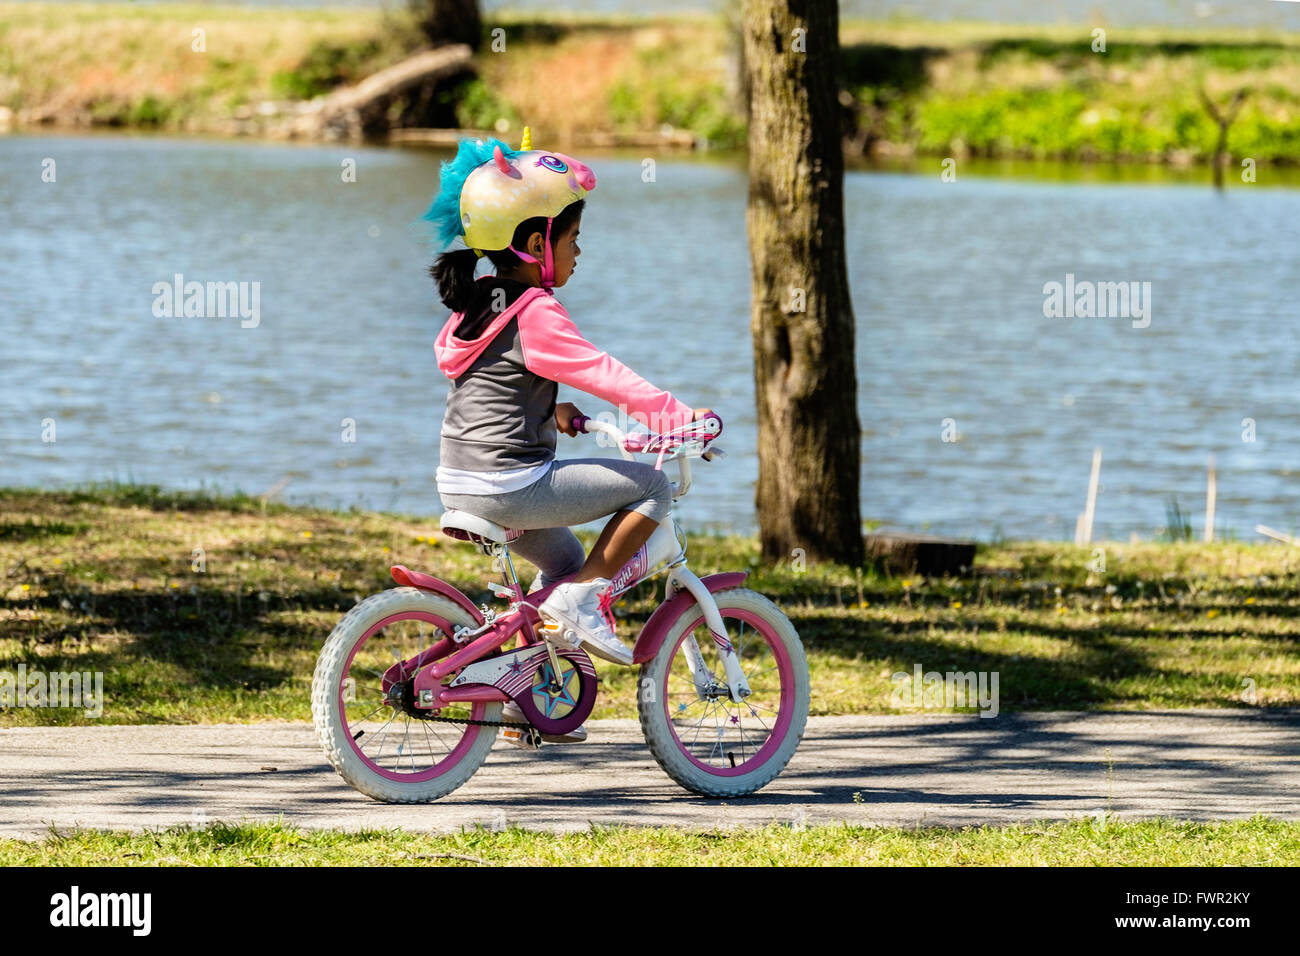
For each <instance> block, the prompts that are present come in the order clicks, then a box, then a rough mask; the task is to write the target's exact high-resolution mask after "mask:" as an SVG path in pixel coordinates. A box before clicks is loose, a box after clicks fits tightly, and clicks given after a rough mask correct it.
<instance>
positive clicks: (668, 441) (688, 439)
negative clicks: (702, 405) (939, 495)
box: [572, 412, 726, 461]
mask: <svg viewBox="0 0 1300 956" xmlns="http://www.w3.org/2000/svg"><path fill="white" fill-rule="evenodd" d="M572 424H573V428H574V431H578V432H582V433H583V434H590V433H591V432H593V431H598V432H604V433H605V434H607V435H609V436H610V437H612V438H614V439H615V440H616V441H617V443H618V447H619V448H620V449H621V450H622V451H623V452H625V453H632V454H635V453H638V452H639V453H642V454H653V453H656V452H657V453H659V455H660V457H661V459H662V456H663V455H664V453H665V452H668V451H673V452H674V455H673V457H676V452H677V451H679V450H680V449H681V448H683V447H684V446H687V445H688V444H690V443H696V442H698V443H699V445H700V453H699V454H700V457H701V458H703V459H704V460H705V461H712V460H713V459H714V458H719V459H721V458H725V457H726V455H725V454H724V453H723V451H722V449H721V448H709V444H710V443H711V442H712V441H713V440H714V439H715V438H717V437H718V436H719V435H721V434H722V417H721V416H720V415H717V414H715V413H713V412H710V413H709V414H708V415H705V416H704V417H703V418H701V419H700V420H699V421H695V422H688V423H687V424H686V425H684V426H682V427H681V428H674V429H672V430H670V431H668V432H666V433H664V434H662V435H653V434H649V433H642V432H634V433H632V434H631V435H629V434H627V433H626V432H624V431H623V430H622V429H621V428H619V427H618V426H616V425H613V424H611V423H610V422H602V421H598V420H596V419H593V418H591V416H589V415H575V416H574V417H573V422H572ZM688 457H689V455H688Z"/></svg>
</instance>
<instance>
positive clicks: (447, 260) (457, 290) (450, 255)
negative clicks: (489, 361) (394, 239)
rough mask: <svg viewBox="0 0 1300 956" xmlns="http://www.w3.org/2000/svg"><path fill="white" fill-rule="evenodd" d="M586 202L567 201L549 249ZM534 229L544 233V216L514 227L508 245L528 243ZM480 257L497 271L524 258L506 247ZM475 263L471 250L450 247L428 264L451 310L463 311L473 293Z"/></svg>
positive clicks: (518, 246) (476, 261) (557, 219)
mask: <svg viewBox="0 0 1300 956" xmlns="http://www.w3.org/2000/svg"><path fill="white" fill-rule="evenodd" d="M586 204H587V200H585V199H578V200H575V201H574V202H571V203H569V205H567V206H565V207H564V208H563V209H561V210H560V214H559V215H558V216H556V217H555V218H554V220H553V221H552V222H551V249H552V250H554V248H555V240H556V239H558V238H559V237H560V236H562V235H564V234H565V233H567V232H568V231H569V229H570V228H571V227H572V226H573V224H574V223H576V222H577V221H578V217H579V216H581V215H582V207H583V206H585V205H586ZM535 232H540V233H541V234H542V235H543V236H544V235H546V217H545V216H534V217H533V218H531V219H525V220H524V221H523V222H521V223H520V224H519V225H518V226H517V227H516V228H515V234H514V236H513V237H512V238H511V240H510V244H511V245H512V246H514V247H515V248H516V249H518V248H521V247H522V246H523V245H524V244H525V243H527V242H528V237H529V236H531V235H532V234H533V233H535ZM483 256H484V258H486V259H488V260H489V261H490V262H491V263H492V265H494V266H496V268H497V271H498V272H499V271H500V270H502V269H512V268H514V267H515V266H517V265H519V264H520V263H521V262H523V261H524V260H522V259H520V258H519V257H518V256H517V255H515V254H514V253H513V252H511V251H510V250H509V249H489V250H487V251H485V252H484V253H483ZM477 266H478V256H477V255H475V253H474V250H473V249H453V250H451V251H450V252H443V253H440V254H439V256H438V258H437V259H435V260H434V262H433V265H431V266H429V275H431V276H433V281H434V282H435V283H436V284H437V286H438V298H440V299H442V302H443V304H444V305H445V306H447V308H449V309H451V310H452V311H453V312H463V311H465V308H466V307H467V306H468V305H469V302H470V298H471V297H472V296H473V294H474V270H475V268H476V267H477Z"/></svg>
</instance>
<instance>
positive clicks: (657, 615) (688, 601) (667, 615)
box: [632, 571, 749, 664]
mask: <svg viewBox="0 0 1300 956" xmlns="http://www.w3.org/2000/svg"><path fill="white" fill-rule="evenodd" d="M747 577H749V572H748V571H724V572H722V573H720V574H710V575H709V576H708V577H704V578H700V583H701V584H703V585H704V586H705V587H706V588H708V589H709V593H710V594H713V593H715V592H717V591H722V590H724V589H726V588H734V587H739V586H740V585H742V584H744V583H745V578H747ZM695 607H698V605H697V604H696V602H695V598H694V597H693V596H692V595H691V592H690V591H686V590H682V591H678V592H677V593H676V594H674V595H673V596H672V597H671V598H669V599H668V600H667V601H665V602H664V603H663V604H661V605H659V607H658V609H657V610H656V611H655V612H654V613H653V614H651V615H650V620H648V621H646V624H645V627H643V628H642V629H641V636H640V637H638V638H637V639H636V647H635V648H633V650H632V662H633V663H634V664H643V663H645V662H646V661H648V660H650V658H652V657H654V656H655V654H656V653H657V652H658V651H659V645H660V644H662V643H663V642H664V638H665V637H666V636H667V634H668V631H669V629H670V628H671V627H672V626H673V624H675V623H676V622H677V619H678V618H679V617H681V616H682V615H683V614H685V613H687V612H688V611H690V610H691V609H692V608H695Z"/></svg>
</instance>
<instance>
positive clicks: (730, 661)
mask: <svg viewBox="0 0 1300 956" xmlns="http://www.w3.org/2000/svg"><path fill="white" fill-rule="evenodd" d="M665 590H666V591H667V593H668V596H669V597H671V596H672V594H673V593H674V592H675V590H684V591H689V592H690V594H691V596H692V597H693V598H695V600H696V602H697V603H698V604H699V605H700V609H701V610H702V611H703V612H704V623H705V624H706V625H707V626H708V628H709V633H710V634H711V635H712V637H713V643H714V644H715V645H717V648H718V654H719V656H721V658H722V663H723V667H724V668H725V671H726V677H727V689H728V690H729V691H730V694H731V699H732V701H733V702H735V703H740V702H741V701H743V700H744V699H745V698H746V697H748V696H749V695H750V690H749V681H748V680H747V679H746V678H745V673H744V671H743V670H742V669H741V667H740V658H739V657H737V656H736V649H735V647H733V646H732V643H731V641H730V639H729V638H728V637H727V627H726V625H725V624H723V622H722V614H721V613H720V612H719V611H718V602H717V601H715V600H714V599H713V594H712V593H711V592H710V591H709V589H708V588H707V587H705V586H704V582H703V581H701V580H700V579H699V578H698V577H697V576H696V575H695V572H694V571H691V570H690V569H689V568H688V567H686V564H685V563H684V562H683V563H682V564H679V565H674V566H673V567H672V568H671V569H670V570H669V572H668V582H667V584H666V585H665ZM686 613H687V614H689V613H690V611H689V610H688V611H687V612H686ZM682 646H683V648H684V650H685V654H686V665H687V667H689V668H690V671H691V680H692V681H693V682H694V683H695V692H696V694H698V695H699V697H700V699H701V700H704V699H705V698H706V697H707V696H708V695H709V694H710V693H711V692H713V690H714V688H715V687H716V685H717V678H716V677H715V676H714V674H713V672H712V671H710V670H709V668H708V665H707V664H705V663H704V658H703V656H702V655H701V654H700V646H699V644H698V642H696V640H695V634H694V632H692V633H690V634H688V635H687V636H686V639H685V640H684V641H682Z"/></svg>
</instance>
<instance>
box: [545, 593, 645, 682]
mask: <svg viewBox="0 0 1300 956" xmlns="http://www.w3.org/2000/svg"><path fill="white" fill-rule="evenodd" d="M610 587H611V582H610V580H609V578H596V579H595V580H594V581H583V582H581V583H578V582H575V581H569V582H566V583H564V584H558V585H556V587H555V590H553V591H552V592H551V593H550V595H549V596H548V597H547V598H546V600H545V601H543V602H542V603H541V606H540V607H538V608H537V613H538V614H540V615H541V616H542V617H543V618H545V619H547V620H549V621H554V622H555V624H556V625H558V626H557V627H556V628H555V629H554V630H552V629H551V628H549V627H543V629H542V634H543V635H544V636H545V637H546V639H547V640H548V641H552V642H554V643H555V644H557V645H558V646H560V647H568V648H577V647H578V646H579V645H581V646H582V647H584V648H585V649H586V650H588V651H590V652H591V653H593V654H595V655H596V656H597V657H603V658H604V659H605V660H607V661H613V662H614V663H615V664H631V663H632V651H631V650H630V649H629V648H628V647H627V645H625V644H624V643H623V642H622V641H620V640H619V639H618V636H617V635H616V634H615V633H614V626H613V619H614V614H613V612H612V611H611V610H610V607H609V596H610Z"/></svg>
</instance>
